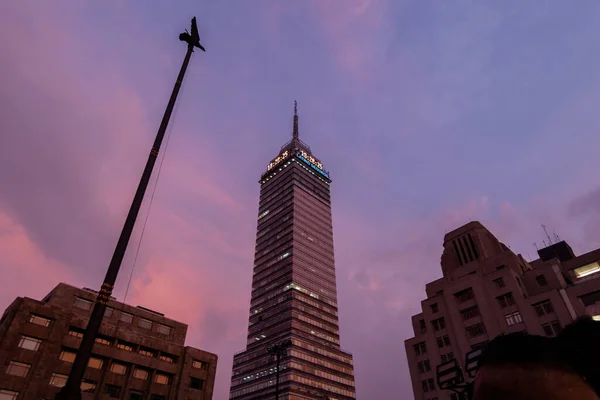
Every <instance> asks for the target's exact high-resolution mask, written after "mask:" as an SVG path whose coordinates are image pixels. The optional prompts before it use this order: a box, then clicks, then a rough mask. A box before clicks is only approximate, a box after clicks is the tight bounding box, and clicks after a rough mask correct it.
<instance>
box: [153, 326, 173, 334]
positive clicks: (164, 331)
mask: <svg viewBox="0 0 600 400" xmlns="http://www.w3.org/2000/svg"><path fill="white" fill-rule="evenodd" d="M156 330H157V331H158V333H162V334H163V335H170V334H171V327H170V326H167V325H163V324H158V328H157V329H156Z"/></svg>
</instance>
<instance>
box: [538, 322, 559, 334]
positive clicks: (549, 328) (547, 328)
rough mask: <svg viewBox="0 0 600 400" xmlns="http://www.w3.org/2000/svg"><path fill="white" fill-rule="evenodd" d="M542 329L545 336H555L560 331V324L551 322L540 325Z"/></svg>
mask: <svg viewBox="0 0 600 400" xmlns="http://www.w3.org/2000/svg"><path fill="white" fill-rule="evenodd" d="M542 329H544V333H545V334H546V336H556V335H558V333H559V332H560V331H561V329H562V327H561V326H560V322H558V321H552V322H550V323H548V324H544V325H542Z"/></svg>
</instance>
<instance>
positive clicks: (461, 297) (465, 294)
mask: <svg viewBox="0 0 600 400" xmlns="http://www.w3.org/2000/svg"><path fill="white" fill-rule="evenodd" d="M454 297H456V300H457V301H458V302H459V303H464V302H465V301H468V300H471V299H472V298H474V297H475V294H474V293H473V289H472V288H467V289H465V290H461V291H460V292H457V293H454Z"/></svg>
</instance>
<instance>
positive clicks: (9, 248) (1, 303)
mask: <svg viewBox="0 0 600 400" xmlns="http://www.w3.org/2000/svg"><path fill="white" fill-rule="evenodd" d="M0 266H1V273H2V276H4V277H5V278H9V280H8V281H5V283H9V282H10V284H5V285H4V286H3V287H2V290H0V309H4V308H5V307H6V306H8V305H9V304H10V303H11V302H12V301H13V300H14V299H15V298H17V297H24V296H27V297H31V298H33V299H40V298H41V297H43V296H44V295H45V294H46V293H47V292H49V291H50V290H51V289H52V288H53V287H54V286H55V285H56V284H57V283H58V282H61V281H62V282H70V283H72V284H77V282H76V281H75V280H74V279H73V277H72V275H71V274H70V272H69V269H68V267H67V266H66V265H64V264H62V263H60V262H57V261H56V260H53V259H51V258H49V257H48V256H46V254H44V252H43V251H42V250H41V249H40V248H39V247H38V246H37V245H36V243H35V242H34V241H33V240H32V239H31V237H30V236H29V234H28V233H27V231H26V230H25V228H24V227H23V226H22V225H20V224H19V223H18V222H17V221H15V220H14V219H13V218H12V217H10V216H9V215H8V214H6V213H5V212H3V211H2V210H0Z"/></svg>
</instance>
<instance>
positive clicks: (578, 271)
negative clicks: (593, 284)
mask: <svg viewBox="0 0 600 400" xmlns="http://www.w3.org/2000/svg"><path fill="white" fill-rule="evenodd" d="M573 272H575V276H576V277H577V278H583V277H584V276H588V275H592V274H595V273H596V272H600V264H598V263H597V262H593V263H591V264H588V265H585V266H583V267H579V268H575V269H574V270H573Z"/></svg>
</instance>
